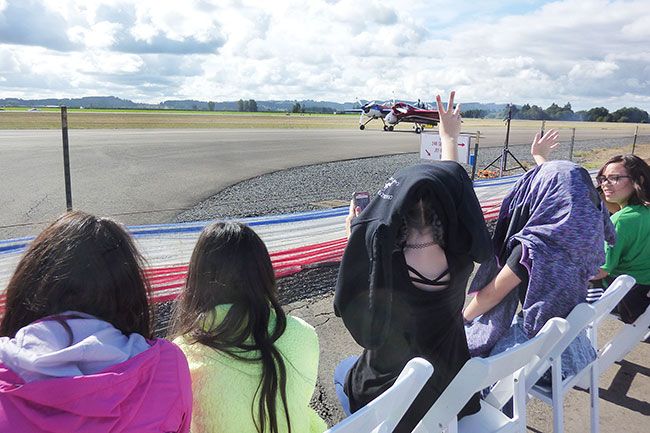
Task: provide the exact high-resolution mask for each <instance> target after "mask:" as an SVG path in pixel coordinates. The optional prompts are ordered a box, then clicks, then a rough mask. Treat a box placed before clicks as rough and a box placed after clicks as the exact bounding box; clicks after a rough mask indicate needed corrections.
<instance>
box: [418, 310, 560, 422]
mask: <svg viewBox="0 0 650 433" xmlns="http://www.w3.org/2000/svg"><path fill="white" fill-rule="evenodd" d="M568 328H569V326H568V323H567V321H566V320H564V319H560V318H554V319H551V320H549V321H548V322H547V323H546V324H545V325H544V327H543V328H542V329H541V330H540V331H539V333H538V334H537V335H536V336H535V337H534V338H532V339H531V340H530V341H527V342H526V343H523V344H520V345H517V346H515V347H512V348H510V349H508V350H506V351H505V352H503V353H500V354H498V355H494V356H491V357H489V358H472V359H470V360H469V361H467V363H465V365H464V366H463V368H462V369H461V370H460V372H458V374H457V375H456V377H455V378H454V380H452V382H451V383H450V384H449V386H448V387H447V389H445V391H444V392H443V393H442V395H441V396H440V397H439V398H438V400H436V402H435V403H434V404H433V406H432V407H431V409H429V411H428V412H427V414H426V415H425V416H424V418H422V420H421V421H420V423H419V424H418V425H417V427H416V428H415V430H413V433H433V432H448V433H457V432H463V433H488V432H489V433H497V432H498V433H506V432H523V431H525V429H526V392H525V389H524V388H523V386H524V380H523V374H524V370H525V368H526V366H527V365H528V364H529V363H531V362H534V361H535V360H537V359H538V357H539V354H540V353H544V354H545V352H548V351H549V350H550V348H552V347H553V345H554V343H555V342H556V341H558V340H559V339H560V338H561V337H562V335H563V334H564V333H566V332H567V331H568ZM499 381H501V382H505V381H509V382H510V383H511V389H513V390H514V402H513V403H514V405H513V417H508V416H506V415H505V414H504V413H503V412H501V411H500V410H499V409H497V408H495V407H493V406H491V405H490V404H487V403H486V402H484V401H481V410H480V411H479V412H478V413H476V414H474V415H469V416H466V417H464V418H462V419H461V420H460V421H457V414H458V413H459V412H460V411H461V409H462V408H463V407H464V406H465V404H466V403H467V402H468V401H469V399H470V398H471V397H472V395H474V394H475V393H476V392H478V391H481V390H483V389H485V388H487V387H489V386H491V385H493V384H495V383H497V382H499Z"/></svg>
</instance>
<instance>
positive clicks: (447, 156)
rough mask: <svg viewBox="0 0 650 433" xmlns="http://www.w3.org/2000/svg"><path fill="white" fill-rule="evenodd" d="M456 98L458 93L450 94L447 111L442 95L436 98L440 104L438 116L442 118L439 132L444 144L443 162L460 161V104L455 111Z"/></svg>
mask: <svg viewBox="0 0 650 433" xmlns="http://www.w3.org/2000/svg"><path fill="white" fill-rule="evenodd" d="M454 96H456V92H455V91H452V92H451V93H450V94H449V102H448V103H447V109H446V110H445V108H444V107H443V105H442V100H441V99H440V95H438V96H436V102H437V103H438V114H439V116H440V126H439V127H438V132H439V134H440V141H441V143H442V160H452V161H456V160H457V159H458V147H457V145H458V136H459V134H460V123H461V118H460V104H458V105H456V108H455V109H454Z"/></svg>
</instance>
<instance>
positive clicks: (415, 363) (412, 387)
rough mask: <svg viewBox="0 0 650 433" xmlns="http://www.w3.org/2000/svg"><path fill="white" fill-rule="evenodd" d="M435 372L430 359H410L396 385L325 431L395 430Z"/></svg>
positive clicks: (364, 432)
mask: <svg viewBox="0 0 650 433" xmlns="http://www.w3.org/2000/svg"><path fill="white" fill-rule="evenodd" d="M432 373H433V366H431V364H430V363H429V362H428V361H427V360H425V359H422V358H413V359H411V360H410V361H409V362H408V363H407V364H406V366H405V367H404V369H403V370H402V372H401V373H400V375H399V376H398V377H397V380H396V381H395V383H394V384H393V386H391V387H390V388H389V389H388V390H386V391H385V392H384V393H383V394H381V395H380V396H379V397H377V398H376V399H374V400H373V401H371V402H370V403H368V404H367V405H366V406H364V407H362V408H361V409H359V410H358V411H356V412H355V413H353V414H352V415H350V416H349V417H347V418H345V419H344V420H343V421H341V422H339V423H338V424H336V425H334V426H332V428H330V429H329V430H327V431H326V432H325V433H383V432H386V433H388V432H392V431H393V429H394V428H395V427H396V426H397V423H398V422H399V420H400V419H402V416H404V414H405V413H406V411H407V410H408V408H409V407H410V406H411V403H413V400H415V397H416V396H417V395H418V393H419V392H420V390H421V389H422V387H423V386H424V384H425V383H426V382H427V380H429V378H430V377H431V374H432Z"/></svg>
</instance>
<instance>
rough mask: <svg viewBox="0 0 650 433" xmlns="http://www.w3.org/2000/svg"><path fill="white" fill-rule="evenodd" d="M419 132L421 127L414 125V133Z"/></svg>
mask: <svg viewBox="0 0 650 433" xmlns="http://www.w3.org/2000/svg"><path fill="white" fill-rule="evenodd" d="M420 132H422V129H420V127H419V126H416V127H415V133H416V134H419V133H420Z"/></svg>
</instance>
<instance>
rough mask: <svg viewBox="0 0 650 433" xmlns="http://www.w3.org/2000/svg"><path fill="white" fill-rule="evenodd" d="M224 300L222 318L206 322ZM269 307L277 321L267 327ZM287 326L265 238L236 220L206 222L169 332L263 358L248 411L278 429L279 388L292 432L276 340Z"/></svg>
mask: <svg viewBox="0 0 650 433" xmlns="http://www.w3.org/2000/svg"><path fill="white" fill-rule="evenodd" d="M222 304H232V305H231V307H230V309H229V310H228V313H227V314H226V316H225V317H224V319H223V321H222V322H221V323H219V324H214V323H207V325H208V326H205V325H206V323H205V321H206V320H207V318H209V317H212V319H213V320H214V315H213V314H212V312H213V311H214V309H215V307H216V306H217V305H222ZM271 311H273V312H274V313H275V317H276V322H275V328H274V329H273V330H272V331H270V332H269V321H270V320H271ZM285 328H286V316H285V314H284V311H283V310H282V308H281V307H280V304H279V302H278V300H277V287H276V283H275V275H274V273H273V266H272V264H271V258H270V257H269V253H268V250H267V249H266V246H265V245H264V242H263V241H262V240H261V239H260V238H259V236H257V234H256V233H255V232H254V231H253V230H252V229H251V228H249V227H248V226H245V225H243V224H240V223H234V222H217V223H213V224H211V225H209V226H207V227H206V228H205V229H204V230H203V232H202V233H201V235H200V236H199V239H198V241H197V243H196V246H195V247H194V252H193V253H192V258H191V260H190V265H189V270H188V274H187V283H186V285H185V289H184V290H183V293H182V294H181V296H180V298H179V301H178V304H177V305H176V309H175V312H174V319H173V325H172V335H174V336H181V335H182V336H184V337H185V338H186V340H188V342H189V343H190V344H192V343H200V344H204V345H206V346H208V347H211V348H212V349H214V350H218V351H220V352H224V353H227V354H228V355H229V356H231V357H233V358H235V359H238V360H241V361H244V362H261V363H262V377H261V378H260V384H259V386H258V389H257V391H256V393H255V396H256V397H257V395H258V394H259V401H258V405H257V416H255V409H254V407H255V401H254V400H253V401H252V402H251V416H252V417H253V422H254V423H255V426H256V428H257V431H258V432H261V433H262V432H264V430H265V425H266V420H267V419H268V422H269V426H270V431H271V433H278V422H277V414H276V412H277V411H276V396H277V393H278V391H279V392H280V396H281V399H282V405H283V407H284V412H285V416H286V420H287V425H288V427H289V432H291V424H290V421H289V409H288V405H287V396H286V381H287V380H286V368H285V364H284V361H283V358H282V355H281V354H280V352H279V351H278V349H277V348H276V347H275V345H274V343H275V341H276V340H277V339H278V338H280V336H281V335H282V333H283V332H284V330H285ZM251 340H252V341H251ZM242 350H244V351H246V352H249V354H250V352H252V351H256V352H257V353H259V356H258V357H255V358H250V357H248V356H242V355H241V351H242ZM249 354H248V355H249Z"/></svg>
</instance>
